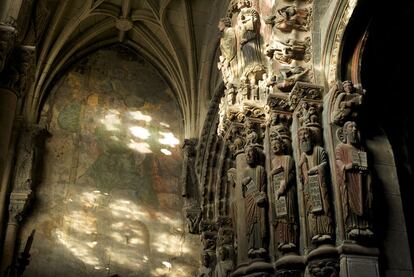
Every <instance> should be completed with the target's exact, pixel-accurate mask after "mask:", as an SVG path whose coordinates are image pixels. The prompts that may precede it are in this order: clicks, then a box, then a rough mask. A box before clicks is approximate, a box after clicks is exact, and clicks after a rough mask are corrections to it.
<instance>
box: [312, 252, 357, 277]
mask: <svg viewBox="0 0 414 277" xmlns="http://www.w3.org/2000/svg"><path fill="white" fill-rule="evenodd" d="M308 271H309V273H310V276H314V277H319V276H322V277H325V276H326V277H331V276H338V271H339V255H338V250H337V249H336V248H335V247H334V246H333V245H329V244H325V245H321V246H319V247H318V248H316V249H314V250H312V251H311V252H310V253H309V255H308ZM355 276H359V275H355Z"/></svg>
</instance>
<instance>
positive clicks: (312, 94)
mask: <svg viewBox="0 0 414 277" xmlns="http://www.w3.org/2000/svg"><path fill="white" fill-rule="evenodd" d="M322 97H323V87H322V86H317V85H313V84H309V83H304V82H297V83H296V85H295V86H294V87H293V89H292V92H291V93H290V96H289V100H290V105H291V107H292V110H294V109H296V107H297V106H298V105H299V103H300V101H301V100H302V99H305V100H311V101H312V100H313V101H315V100H322Z"/></svg>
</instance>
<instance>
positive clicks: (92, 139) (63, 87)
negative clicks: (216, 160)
mask: <svg viewBox="0 0 414 277" xmlns="http://www.w3.org/2000/svg"><path fill="white" fill-rule="evenodd" d="M41 121H43V123H46V124H48V125H49V131H50V133H51V134H52V137H51V138H50V139H49V140H48V141H47V143H46V155H45V157H44V161H45V164H44V174H43V176H44V177H43V180H42V183H41V184H40V186H39V187H38V188H37V189H36V200H35V204H34V207H33V208H32V212H31V214H29V215H28V220H27V221H26V222H25V223H24V226H23V228H22V232H21V236H20V237H21V241H22V243H21V247H20V249H21V250H20V251H22V249H23V247H24V243H25V240H26V238H27V237H28V235H29V234H30V232H31V231H32V229H36V234H35V238H34V242H33V245H32V249H31V255H32V257H31V262H30V265H29V266H28V267H27V269H26V272H25V274H24V276H43V277H45V276H111V275H114V274H118V275H120V276H166V274H168V276H194V273H193V272H194V268H196V267H197V266H198V256H197V255H196V254H195V253H197V252H198V251H197V250H198V242H199V238H198V236H195V235H190V234H186V233H185V231H186V230H185V228H186V227H185V220H184V218H183V216H182V212H181V211H182V206H183V203H182V202H183V201H182V199H181V192H180V187H179V178H180V171H181V163H182V158H181V156H182V154H181V149H180V144H182V141H183V124H182V116H181V113H180V111H179V109H178V106H177V104H176V102H175V101H174V98H173V96H172V92H171V90H170V89H169V88H168V87H167V85H166V83H165V82H164V81H163V80H162V79H161V78H160V76H159V75H158V74H157V73H156V72H155V71H154V69H153V68H152V67H151V66H149V65H148V64H147V63H146V62H145V61H144V60H142V59H141V58H139V57H138V56H137V55H135V54H134V53H132V52H130V51H129V50H128V49H126V48H123V47H120V46H119V47H113V48H109V49H104V50H100V51H98V52H96V53H94V54H92V55H91V56H89V57H87V58H85V59H83V60H82V61H81V62H79V63H78V64H77V65H76V66H75V67H73V68H72V69H71V70H70V71H69V72H68V73H67V74H66V75H65V76H64V77H63V78H62V79H61V80H60V81H59V82H58V83H57V84H56V86H55V88H54V90H53V91H52V93H51V95H50V97H49V98H48V101H47V103H46V105H45V106H44V109H43V112H42V119H41ZM196 251H197V252H196Z"/></svg>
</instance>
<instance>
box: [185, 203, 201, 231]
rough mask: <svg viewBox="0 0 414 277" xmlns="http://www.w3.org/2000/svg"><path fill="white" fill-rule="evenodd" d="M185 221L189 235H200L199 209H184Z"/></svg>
mask: <svg viewBox="0 0 414 277" xmlns="http://www.w3.org/2000/svg"><path fill="white" fill-rule="evenodd" d="M184 214H185V218H186V220H187V228H188V232H189V233H190V234H199V233H200V228H199V227H200V220H201V209H200V208H199V207H194V206H193V207H189V208H186V209H184Z"/></svg>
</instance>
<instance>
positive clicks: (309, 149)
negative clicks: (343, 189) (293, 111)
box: [298, 127, 333, 244]
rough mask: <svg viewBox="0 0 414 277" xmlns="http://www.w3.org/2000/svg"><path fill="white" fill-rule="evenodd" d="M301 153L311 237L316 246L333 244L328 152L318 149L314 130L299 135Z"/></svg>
mask: <svg viewBox="0 0 414 277" xmlns="http://www.w3.org/2000/svg"><path fill="white" fill-rule="evenodd" d="M298 136H299V144H300V150H301V152H302V154H301V157H300V161H299V168H300V172H299V177H300V180H301V183H302V184H303V187H304V191H305V206H306V214H307V217H308V222H309V223H308V224H309V229H310V230H309V231H310V237H311V239H312V242H313V243H315V244H316V243H321V242H324V241H329V240H331V237H332V233H333V227H332V219H331V211H330V204H329V196H328V189H327V185H326V182H327V180H326V170H327V165H328V157H327V155H326V152H325V150H324V149H323V148H322V147H320V146H318V145H314V136H313V133H312V131H311V129H310V128H308V127H302V128H301V129H299V132H298Z"/></svg>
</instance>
